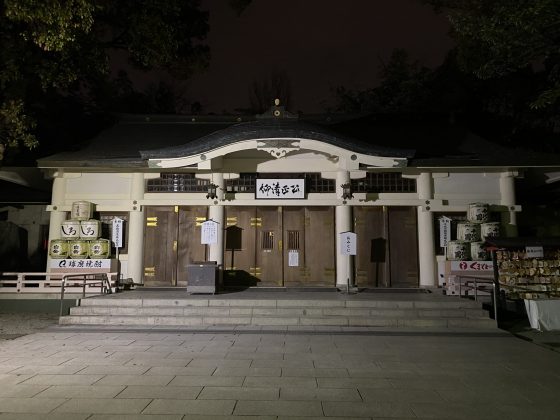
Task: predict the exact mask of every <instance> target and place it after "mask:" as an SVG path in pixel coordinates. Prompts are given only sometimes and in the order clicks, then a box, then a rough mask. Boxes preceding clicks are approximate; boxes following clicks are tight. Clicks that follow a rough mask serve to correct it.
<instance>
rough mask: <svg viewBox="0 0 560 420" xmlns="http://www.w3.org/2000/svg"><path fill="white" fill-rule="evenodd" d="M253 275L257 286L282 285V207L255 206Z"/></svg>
mask: <svg viewBox="0 0 560 420" xmlns="http://www.w3.org/2000/svg"><path fill="white" fill-rule="evenodd" d="M256 210H257V211H256V218H255V221H254V223H253V224H254V226H255V228H256V229H255V233H256V238H255V239H256V247H255V248H256V254H255V267H254V269H255V276H256V277H257V278H258V279H259V280H258V285H259V286H282V285H283V277H282V208H281V207H277V206H270V207H257V209H256Z"/></svg>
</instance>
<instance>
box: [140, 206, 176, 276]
mask: <svg viewBox="0 0 560 420" xmlns="http://www.w3.org/2000/svg"><path fill="white" fill-rule="evenodd" d="M177 228H178V213H177V212H176V211H175V207H172V206H161V207H150V206H148V207H146V227H145V230H144V276H143V280H144V286H145V287H164V286H173V285H175V284H176V282H177V270H176V267H177Z"/></svg>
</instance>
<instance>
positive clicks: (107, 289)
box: [60, 273, 116, 316]
mask: <svg viewBox="0 0 560 420" xmlns="http://www.w3.org/2000/svg"><path fill="white" fill-rule="evenodd" d="M113 274H116V273H79V274H78V273H68V274H64V275H63V276H62V281H61V283H60V316H62V312H63V306H64V305H63V303H64V291H65V289H66V282H67V281H68V280H74V281H75V280H81V281H82V298H85V297H86V285H90V286H95V285H99V286H100V288H101V289H100V292H101V294H106V293H111V282H110V280H109V278H110V276H112V275H113ZM88 277H89V278H88ZM91 277H93V278H91Z"/></svg>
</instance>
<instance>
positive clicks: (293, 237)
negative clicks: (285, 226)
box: [288, 230, 300, 251]
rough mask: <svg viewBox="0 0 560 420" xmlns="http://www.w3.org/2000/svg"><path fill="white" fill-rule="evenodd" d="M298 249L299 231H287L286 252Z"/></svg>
mask: <svg viewBox="0 0 560 420" xmlns="http://www.w3.org/2000/svg"><path fill="white" fill-rule="evenodd" d="M299 249H300V248H299V230H289V231H288V251H297V250H299Z"/></svg>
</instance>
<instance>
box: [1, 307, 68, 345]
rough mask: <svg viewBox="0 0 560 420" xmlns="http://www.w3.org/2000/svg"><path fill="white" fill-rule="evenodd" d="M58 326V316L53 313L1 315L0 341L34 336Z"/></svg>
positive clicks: (9, 313) (10, 313)
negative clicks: (35, 333) (43, 330)
mask: <svg viewBox="0 0 560 420" xmlns="http://www.w3.org/2000/svg"><path fill="white" fill-rule="evenodd" d="M57 324H58V314H52V313H34V312H18V313H12V312H8V313H0V340H11V339H14V338H17V337H21V336H22V335H27V334H33V333H34V332H37V331H40V330H42V329H44V328H47V327H50V326H52V325H57Z"/></svg>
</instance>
